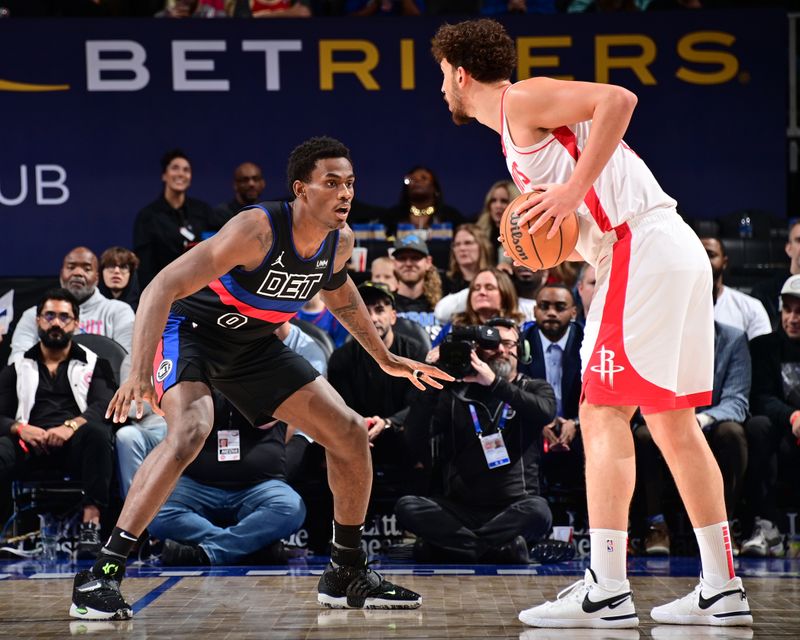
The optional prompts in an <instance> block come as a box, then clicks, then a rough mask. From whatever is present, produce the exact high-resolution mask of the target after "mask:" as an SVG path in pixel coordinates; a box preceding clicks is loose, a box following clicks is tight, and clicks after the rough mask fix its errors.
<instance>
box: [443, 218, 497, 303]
mask: <svg viewBox="0 0 800 640" xmlns="http://www.w3.org/2000/svg"><path fill="white" fill-rule="evenodd" d="M490 266H491V264H490V262H489V243H488V242H486V239H485V238H484V236H483V233H481V231H480V230H479V229H478V227H477V226H476V225H474V224H462V225H459V226H458V227H456V232H455V235H454V236H453V243H452V244H451V246H450V266H449V268H448V269H447V274H446V277H445V279H444V283H443V285H442V292H443V293H444V294H445V295H446V294H449V293H455V292H456V291H461V290H462V289H466V288H467V287H468V286H469V285H470V283H471V282H472V280H473V278H474V277H475V275H476V274H477V273H478V272H479V271H481V270H482V269H487V268H489V267H490Z"/></svg>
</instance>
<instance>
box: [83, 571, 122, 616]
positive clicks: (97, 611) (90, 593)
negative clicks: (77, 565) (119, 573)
mask: <svg viewBox="0 0 800 640" xmlns="http://www.w3.org/2000/svg"><path fill="white" fill-rule="evenodd" d="M69 615H70V616H72V617H73V618H82V619H84V620H128V619H130V618H132V617H133V610H132V609H131V605H129V604H128V603H127V602H125V600H123V598H122V594H121V593H120V591H119V582H118V581H117V580H113V579H111V578H98V577H96V576H95V575H94V574H93V573H92V572H91V571H81V572H80V573H78V574H77V575H76V576H75V582H74V583H73V585H72V606H71V607H70V608H69Z"/></svg>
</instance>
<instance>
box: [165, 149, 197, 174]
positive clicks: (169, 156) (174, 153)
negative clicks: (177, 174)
mask: <svg viewBox="0 0 800 640" xmlns="http://www.w3.org/2000/svg"><path fill="white" fill-rule="evenodd" d="M175 158H183V159H184V160H186V162H188V163H189V166H190V167H191V166H192V161H191V160H189V156H187V155H186V153H185V152H184V151H183V149H170V150H169V151H167V152H166V153H165V154H164V155H163V156H161V173H165V172H166V170H167V167H168V166H169V165H170V163H171V162H172V161H173V160H174V159H175Z"/></svg>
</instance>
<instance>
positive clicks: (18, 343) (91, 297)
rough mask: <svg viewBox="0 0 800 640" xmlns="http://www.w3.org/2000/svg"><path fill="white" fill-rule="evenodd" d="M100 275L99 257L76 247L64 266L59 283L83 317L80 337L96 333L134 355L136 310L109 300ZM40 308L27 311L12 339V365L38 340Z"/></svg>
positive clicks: (79, 323) (9, 360)
mask: <svg viewBox="0 0 800 640" xmlns="http://www.w3.org/2000/svg"><path fill="white" fill-rule="evenodd" d="M99 277H100V272H99V269H98V264H97V256H95V255H94V254H93V253H92V252H91V251H89V249H87V248H86V247H75V248H74V249H73V250H72V251H70V252H69V253H68V254H67V255H66V256H64V262H63V263H62V265H61V271H60V273H59V281H60V283H61V286H62V287H63V288H64V289H67V290H68V291H69V292H70V293H71V294H72V295H73V296H74V297H75V299H76V300H77V301H78V304H79V305H80V310H81V317H80V320H79V321H78V327H77V329H78V331H77V332H78V333H80V332H83V333H96V334H99V335H101V336H106V337H107V338H111V339H112V340H114V341H116V342H118V343H119V344H121V345H122V347H123V348H124V349H125V350H126V351H128V352H130V350H131V341H132V340H133V319H134V316H133V309H131V307H130V306H129V305H127V304H125V303H124V302H120V301H119V300H109V299H108V298H106V297H105V296H103V294H102V293H100V292H99V291H98V290H97V283H98V279H99ZM36 315H37V310H36V307H30V308H29V309H26V310H25V311H24V312H23V313H22V315H21V316H20V319H19V322H17V326H16V328H15V329H14V335H12V336H11V355H10V356H9V357H8V362H9V364H12V363H14V362H15V361H16V360H18V359H20V358H22V354H24V353H25V352H26V351H27V350H28V349H30V348H31V347H32V346H33V345H34V344H36V342H37V340H38V335H39V334H38V330H37V320H36Z"/></svg>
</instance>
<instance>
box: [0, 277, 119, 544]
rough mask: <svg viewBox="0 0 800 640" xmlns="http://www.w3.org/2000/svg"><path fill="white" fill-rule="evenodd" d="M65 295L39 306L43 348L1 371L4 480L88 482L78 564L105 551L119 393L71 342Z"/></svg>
mask: <svg viewBox="0 0 800 640" xmlns="http://www.w3.org/2000/svg"><path fill="white" fill-rule="evenodd" d="M79 314H80V308H79V306H78V301H77V300H76V299H75V297H74V296H73V295H72V294H71V293H70V292H69V291H68V290H66V289H51V290H50V291H48V292H47V293H46V294H45V295H44V296H43V297H42V299H41V300H40V301H39V303H38V305H37V306H36V326H37V333H38V336H39V341H38V342H37V343H36V344H34V345H33V346H32V347H31V348H30V349H28V350H27V351H25V353H24V354H23V356H22V357H21V358H19V359H18V360H17V361H16V362H15V363H14V364H12V365H9V366H7V367H6V368H5V369H3V370H2V371H0V480H8V479H11V478H17V477H22V476H27V475H29V474H31V473H35V472H42V471H48V470H52V469H60V470H61V471H63V472H65V473H68V474H70V475H71V476H74V477H77V478H80V479H81V481H82V482H83V504H82V514H81V524H80V537H79V542H78V557H79V558H91V557H93V556H94V554H95V553H97V551H99V550H100V514H101V510H102V509H104V508H105V507H107V506H108V497H109V486H110V483H111V473H112V469H113V454H112V431H111V424H110V422H109V421H107V420H106V419H105V410H106V407H107V406H108V403H109V401H110V400H111V397H112V396H113V395H114V391H115V390H116V383H115V381H114V374H113V373H112V371H111V365H109V363H108V362H107V361H106V360H103V359H102V358H99V357H98V356H97V355H96V354H95V353H94V352H92V351H91V350H89V349H87V348H86V347H83V346H81V345H78V344H77V343H75V342H73V341H72V336H73V334H74V333H75V330H76V328H77V326H78V320H79V317H80V315H79Z"/></svg>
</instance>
